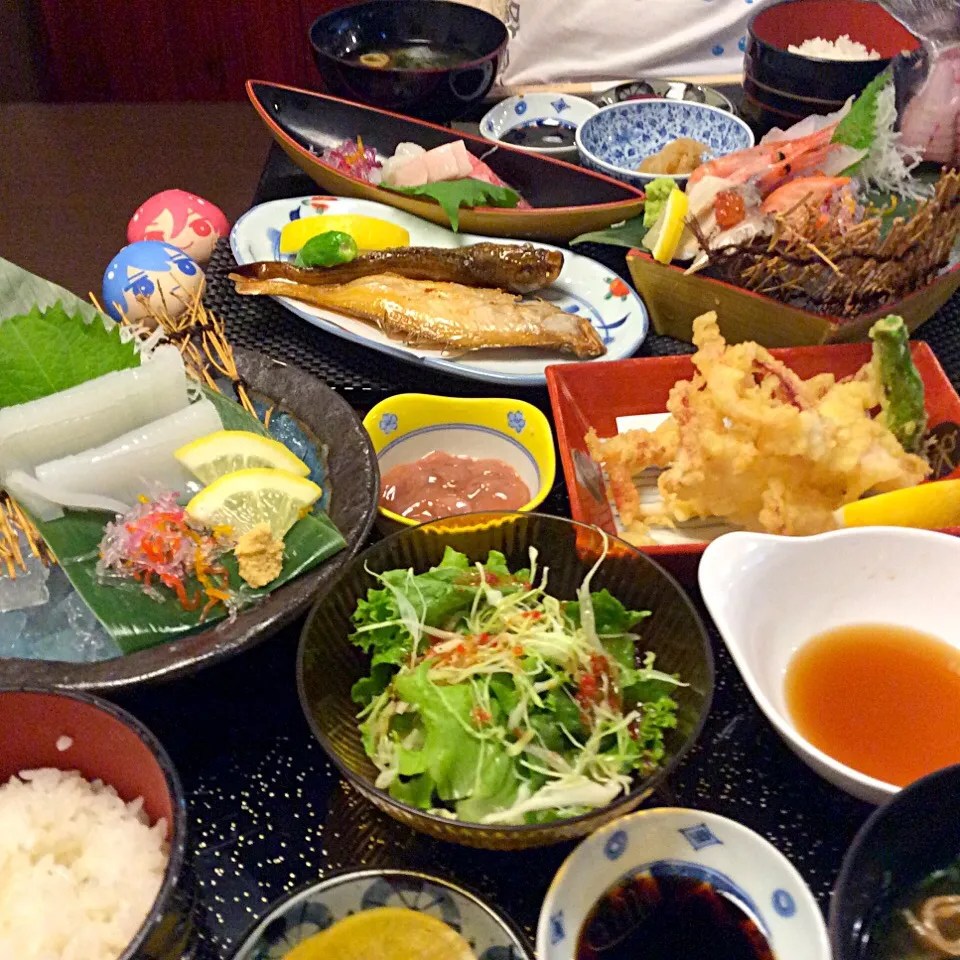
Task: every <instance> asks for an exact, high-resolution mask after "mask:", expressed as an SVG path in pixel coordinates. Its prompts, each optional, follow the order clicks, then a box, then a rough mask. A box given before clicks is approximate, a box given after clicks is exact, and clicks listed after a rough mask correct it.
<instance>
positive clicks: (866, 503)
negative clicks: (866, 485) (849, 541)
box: [834, 480, 960, 530]
mask: <svg viewBox="0 0 960 960" xmlns="http://www.w3.org/2000/svg"><path fill="white" fill-rule="evenodd" d="M834 517H835V518H836V521H837V525H838V526H841V527H872V526H876V527H922V528H923V529H925V530H939V529H940V528H941V527H956V526H960V480H934V481H933V482H931V483H921V484H920V485H919V486H916V487H908V488H907V489H905V490H893V491H891V492H890V493H878V494H877V495H876V496H874V497H865V498H864V499H863V500H856V501H855V502H854V503H848V504H847V505H846V506H845V507H841V508H840V509H839V510H837V511H836V513H835V514H834Z"/></svg>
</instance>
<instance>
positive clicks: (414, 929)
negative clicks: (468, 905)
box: [283, 907, 475, 960]
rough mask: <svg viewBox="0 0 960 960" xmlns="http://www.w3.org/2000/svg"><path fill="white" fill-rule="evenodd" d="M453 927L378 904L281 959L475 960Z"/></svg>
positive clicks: (432, 918)
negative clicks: (378, 905)
mask: <svg viewBox="0 0 960 960" xmlns="http://www.w3.org/2000/svg"><path fill="white" fill-rule="evenodd" d="M474 957H475V954H474V952H473V950H471V949H470V944H468V943H467V941H466V940H464V939H463V937H461V936H460V934H459V933H457V932H456V931H455V930H454V929H453V928H452V927H448V926H447V925H446V924H445V923H444V922H443V921H442V920H438V919H437V918H436V917H431V916H429V915H428V914H426V913H418V912H417V911H416V910H408V909H405V908H404V907H376V908H374V909H373V910H364V911H362V912H361V913H355V914H354V915H353V916H352V917H346V918H345V919H344V920H341V921H340V922H339V923H335V924H334V925H333V926H332V927H330V928H329V929H327V930H324V931H323V932H321V933H317V934H314V935H313V936H312V937H308V938H307V939H306V940H304V941H303V942H302V943H300V944H298V945H297V946H296V947H294V948H293V950H291V951H290V952H289V953H287V954H284V957H283V960H474Z"/></svg>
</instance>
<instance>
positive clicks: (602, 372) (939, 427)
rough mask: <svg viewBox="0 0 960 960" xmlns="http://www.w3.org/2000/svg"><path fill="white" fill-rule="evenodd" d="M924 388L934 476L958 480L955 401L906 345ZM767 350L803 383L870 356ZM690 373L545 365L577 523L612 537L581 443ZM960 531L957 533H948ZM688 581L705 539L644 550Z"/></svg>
mask: <svg viewBox="0 0 960 960" xmlns="http://www.w3.org/2000/svg"><path fill="white" fill-rule="evenodd" d="M910 347H911V352H912V354H913V360H914V363H915V364H916V365H917V369H918V370H919V371H920V374H921V376H922V377H923V382H924V386H925V388H926V407H927V415H928V417H929V428H928V431H929V435H930V436H931V437H932V438H934V440H935V441H936V442H935V444H934V445H933V446H932V451H933V452H932V455H931V460H932V466H933V479H943V478H945V477H960V397H958V396H957V393H956V391H955V390H954V389H953V387H952V386H951V384H950V381H949V380H948V379H947V375H946V374H945V373H944V371H943V368H942V367H941V366H940V363H939V361H938V360H937V358H936V356H935V355H934V353H933V351H932V350H931V349H930V347H929V346H927V344H925V343H917V342H913V343H911V345H910ZM771 353H772V354H773V355H774V356H775V357H777V358H778V359H780V360H782V361H783V362H784V363H785V364H786V365H787V366H788V367H790V368H791V369H792V370H794V371H796V373H798V374H799V375H800V376H801V377H803V378H804V379H808V378H809V377H812V376H815V375H816V374H820V373H832V374H833V375H834V376H836V377H837V378H838V379H839V378H841V377H846V376H850V375H851V374H853V373H856V371H857V370H859V369H860V367H862V366H863V364H865V363H866V362H867V361H868V360H869V359H870V356H871V346H870V345H869V344H866V343H855V344H830V345H826V346H816V347H793V348H789V349H785V350H772V351H771ZM693 374H694V367H693V362H692V359H691V357H690V356H689V355H688V356H679V357H642V358H636V359H633V360H621V361H619V362H616V363H594V364H591V365H590V366H589V367H585V366H576V365H571V366H552V367H548V368H547V388H548V389H549V391H550V404H551V406H552V408H553V420H554V426H555V430H556V438H557V445H558V447H559V448H560V459H561V462H562V464H563V474H564V478H565V479H566V483H567V492H568V493H569V495H570V510H571V516H572V517H573V519H574V520H579V521H581V522H582V523H592V524H595V525H596V526H598V527H600V528H601V529H603V530H606V531H608V532H610V533H616V532H617V521H616V518H615V516H614V511H613V508H612V507H611V503H610V497H609V495H608V492H607V489H606V485H605V482H604V478H603V474H602V472H601V470H600V467H599V466H598V465H597V464H596V463H594V461H593V460H592V459H591V457H590V454H589V453H588V452H587V445H586V443H585V441H584V437H585V436H586V433H587V431H588V430H589V429H590V428H591V427H593V428H594V429H595V430H596V431H597V434H598V435H599V436H600V437H612V436H614V435H615V434H616V433H617V432H618V430H617V418H618V417H631V416H637V415H644V414H662V413H663V412H664V411H665V410H666V409H667V399H668V397H669V395H670V390H671V389H672V387H673V385H674V384H675V383H676V382H677V381H678V380H689V379H690V378H691V377H692V376H693ZM950 532H960V531H950ZM640 549H642V550H643V551H644V552H645V553H648V554H650V556H652V557H653V558H654V559H655V560H658V561H659V562H660V563H662V564H663V565H664V566H665V567H666V568H667V569H668V570H670V571H671V572H672V573H673V574H674V575H675V576H677V577H678V578H680V579H681V580H682V581H684V582H686V583H691V582H695V578H696V569H697V566H698V564H699V562H700V556H701V555H702V553H703V551H704V550H705V549H706V542H699V543H677V544H670V545H664V546H648V547H641V548H640Z"/></svg>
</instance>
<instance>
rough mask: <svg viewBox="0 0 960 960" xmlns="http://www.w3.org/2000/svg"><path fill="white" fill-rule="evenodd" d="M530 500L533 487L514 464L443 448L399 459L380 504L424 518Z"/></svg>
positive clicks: (510, 506)
mask: <svg viewBox="0 0 960 960" xmlns="http://www.w3.org/2000/svg"><path fill="white" fill-rule="evenodd" d="M529 502H530V489H529V487H527V485H526V484H525V483H524V482H523V480H522V479H521V478H520V474H518V473H517V471H516V470H514V469H513V467H511V466H510V464H508V463H504V462H503V461H502V460H493V459H478V458H476V457H465V456H454V455H453V454H450V453H443V452H442V451H439V450H434V451H433V452H432V453H428V454H427V455H426V456H425V457H421V458H420V459H419V460H414V461H413V462H412V463H400V464H397V465H396V466H395V467H392V468H391V469H390V470H388V471H387V472H386V473H385V474H384V476H383V478H382V479H381V481H380V506H381V507H385V508H386V509H387V510H391V511H393V513H399V514H400V515H401V516H402V517H409V518H410V519H411V520H417V521H419V522H421V523H422V522H426V521H427V520H436V519H438V518H440V517H451V516H453V515H455V514H458V513H478V512H480V511H483V510H518V509H519V508H520V507H522V506H523V505H524V504H525V503H529Z"/></svg>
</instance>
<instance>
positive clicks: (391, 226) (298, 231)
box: [280, 213, 410, 253]
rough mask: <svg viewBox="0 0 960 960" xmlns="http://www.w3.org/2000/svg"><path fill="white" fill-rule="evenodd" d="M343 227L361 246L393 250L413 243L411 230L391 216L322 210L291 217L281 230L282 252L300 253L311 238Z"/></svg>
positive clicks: (370, 248) (371, 248)
mask: <svg viewBox="0 0 960 960" xmlns="http://www.w3.org/2000/svg"><path fill="white" fill-rule="evenodd" d="M330 230H339V231H340V232H341V233H346V234H349V235H350V236H351V237H353V239H354V241H355V242H356V244H357V247H358V248H359V249H360V250H389V249H390V248H391V247H408V246H410V233H409V232H408V231H407V230H404V229H403V227H398V226H397V225H396V224H395V223H390V221H389V220H380V219H379V218H377V217H365V216H361V215H360V214H338V213H322V214H320V215H319V216H317V217H304V218H303V219H302V220H291V221H290V222H289V223H288V224H287V225H286V226H285V227H284V228H283V229H282V230H281V231H280V252H281V253H296V252H297V251H298V250H299V249H300V248H301V247H302V246H303V245H304V244H305V243H306V242H307V241H308V240H312V239H313V238H314V237H318V236H320V234H321V233H328V232H329V231H330Z"/></svg>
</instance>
